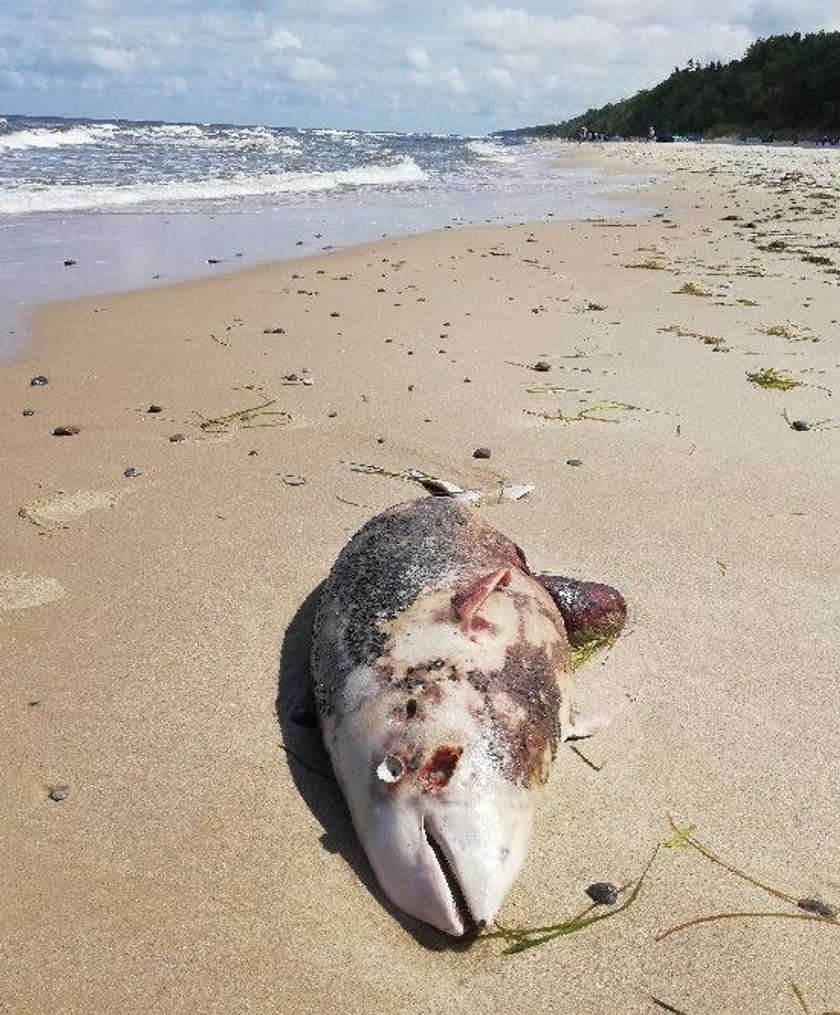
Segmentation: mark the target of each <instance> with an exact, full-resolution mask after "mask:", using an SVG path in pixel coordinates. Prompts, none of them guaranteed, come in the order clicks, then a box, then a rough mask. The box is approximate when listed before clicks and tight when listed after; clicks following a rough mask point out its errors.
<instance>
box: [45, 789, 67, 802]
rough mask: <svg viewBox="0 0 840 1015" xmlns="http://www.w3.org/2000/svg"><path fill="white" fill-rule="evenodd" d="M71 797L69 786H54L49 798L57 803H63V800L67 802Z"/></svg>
mask: <svg viewBox="0 0 840 1015" xmlns="http://www.w3.org/2000/svg"><path fill="white" fill-rule="evenodd" d="M69 796H70V787H69V786H64V785H62V786H53V787H52V788H51V789H50V792H49V797H50V800H55V802H56V803H61V801H62V800H66V799H67V797H69Z"/></svg>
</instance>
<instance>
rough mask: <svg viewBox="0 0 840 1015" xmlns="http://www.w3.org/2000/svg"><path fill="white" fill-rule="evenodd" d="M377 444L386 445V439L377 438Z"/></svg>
mask: <svg viewBox="0 0 840 1015" xmlns="http://www.w3.org/2000/svg"><path fill="white" fill-rule="evenodd" d="M376 443H377V444H384V443H385V438H384V437H377V438H376Z"/></svg>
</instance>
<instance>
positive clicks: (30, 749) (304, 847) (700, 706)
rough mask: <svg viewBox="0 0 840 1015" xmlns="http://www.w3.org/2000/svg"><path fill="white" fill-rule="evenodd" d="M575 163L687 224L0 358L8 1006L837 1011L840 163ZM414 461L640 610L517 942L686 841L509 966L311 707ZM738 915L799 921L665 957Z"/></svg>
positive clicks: (388, 257)
mask: <svg viewBox="0 0 840 1015" xmlns="http://www.w3.org/2000/svg"><path fill="white" fill-rule="evenodd" d="M556 154H557V157H558V159H560V160H561V161H562V162H563V163H564V164H576V163H579V162H582V161H584V160H589V161H592V160H594V161H595V162H596V163H597V164H598V165H600V166H603V167H604V168H605V169H607V170H610V169H617V170H618V171H621V172H627V171H628V170H630V171H636V172H639V171H641V172H643V173H647V174H650V176H651V178H652V180H654V182H653V183H652V186H651V189H649V190H648V191H647V192H646V193H644V194H643V195H641V197H642V200H643V201H644V202H645V204H646V205H647V206H649V207H650V208H653V209H654V210H653V211H644V210H643V211H640V213H639V215H638V216H637V217H633V216H629V215H621V216H616V217H613V218H606V219H598V220H587V221H580V222H541V223H535V224H520V225H511V226H493V227H488V228H462V229H461V228H459V229H452V230H442V231H439V232H436V233H430V234H427V235H420V236H413V237H406V238H401V239H387V240H382V241H380V242H378V243H375V244H371V245H368V246H364V247H359V248H354V249H351V250H346V251H339V252H331V253H329V254H325V255H322V256H318V257H314V258H309V259H306V260H299V261H289V262H281V263H277V264H271V265H267V266H265V267H260V268H256V269H252V270H248V271H245V272H242V273H239V274H235V275H229V276H225V277H221V278H216V279H213V280H208V281H201V282H195V283H189V284H184V285H178V286H172V287H165V288H160V289H155V290H149V291H143V292H137V293H130V294H128V295H112V296H103V297H97V298H93V299H85V300H81V301H77V302H73V303H66V304H61V305H53V306H49V307H46V308H43V309H42V310H40V311H39V312H38V314H37V316H36V317H35V319H34V321H33V331H34V338H33V341H32V343H31V347H30V348H29V350H28V351H27V352H26V353H25V354H24V355H22V356H21V357H19V358H18V359H16V360H14V361H12V362H10V363H7V364H3V366H2V368H0V414H2V427H3V433H4V442H3V449H2V452H0V455H2V462H0V471H1V472H2V477H3V481H2V484H0V513H2V518H3V533H4V538H3V541H2V546H0V644H1V645H2V649H1V650H2V657H3V680H2V685H0V686H1V687H2V689H1V690H0V718H1V719H2V727H3V730H4V736H3V737H2V738H0V766H2V771H3V772H4V778H3V780H2V799H0V808H2V814H3V821H2V823H0V854H2V856H3V857H4V863H3V865H2V881H0V893H2V894H0V903H2V912H3V918H2V922H0V942H2V949H0V955H1V956H2V958H0V962H2V977H1V979H2V987H0V1011H8V1012H10V1013H15V1015H18V1013H20V1015H23V1013H27V1015H29V1013H32V1015H35V1013H37V1015H44V1013H50V1015H52V1013H55V1015H58V1013H61V1015H64V1013H68V1015H69V1013H77V1012H78V1013H83V1012H84V1013H86V1015H91V1013H111V1012H120V1013H121V1015H129V1013H133V1012H137V1013H140V1012H143V1013H150V1012H153V1013H170V1012H171V1013H176V1012H178V1013H183V1012H208V1013H209V1012H214V1013H215V1012H218V1013H220V1015H221V1013H225V1015H227V1013H245V1012H248V1013H260V1015H261V1013H268V1012H301V1013H303V1012H313V1013H315V1012H324V1011H328V1010H340V1011H346V1012H359V1013H362V1012H379V1011H383V1010H388V1011H391V1012H400V1013H403V1012H404V1013H413V1012H417V1013H419V1012H428V1011H434V1010H443V1009H445V1010H446V1011H447V1012H453V1013H454V1012H473V1013H474V1012H494V1013H498V1012H506V1011H512V1010H522V1011H528V1012H532V1013H539V1012H554V1011H568V1012H574V1013H580V1015H586V1013H589V1012H592V1013H595V1012H605V1011H610V1012H615V1013H625V1012H626V1013H631V1012H655V1011H657V1010H660V1011H661V1010H665V1011H680V1012H684V1013H686V1015H704V1013H709V1015H711V1013H714V1015H725V1013H730V1012H731V1013H735V1012H745V1011H748V1012H762V1013H766V1015H794V1013H796V1012H799V1011H801V1010H802V1004H801V1003H800V1001H799V1000H797V992H798V993H799V995H801V997H802V998H803V999H804V1003H805V1004H806V1005H807V1007H808V1009H809V1010H810V1011H811V1012H814V1013H816V1012H824V1011H831V1010H835V1009H837V1008H840V972H838V971H839V970H840V932H838V925H837V923H836V921H833V920H831V919H830V918H829V917H826V916H823V917H820V916H819V913H816V914H815V912H814V908H813V906H811V908H810V909H809V908H807V907H805V908H803V907H800V906H797V905H796V903H797V901H798V900H799V901H802V900H804V901H807V900H817V901H819V902H821V903H822V904H823V906H824V907H829V908H828V909H827V910H824V912H830V907H832V906H837V905H838V904H840V867H838V849H837V846H838V842H840V808H838V804H837V772H838V765H840V742H839V741H838V737H837V722H838V708H837V681H838V676H840V673H838V663H837V644H836V641H837V635H836V632H837V630H838V622H840V607H838V598H837V583H838V561H840V526H838V514H839V513H840V409H838V408H837V399H838V397H840V356H839V355H838V342H839V341H840V324H838V316H840V314H838V309H837V308H838V280H840V275H839V274H838V271H839V270H840V253H838V249H839V248H838V244H840V227H838V218H837V207H838V198H837V194H838V193H839V192H840V190H838V183H840V159H838V158H837V153H836V152H808V151H791V152H788V151H785V150H772V149H737V148H727V147H725V146H709V147H703V148H700V147H691V148H689V147H682V146H667V147H664V146H660V145H650V146H643V145H638V146H633V145H614V146H609V147H608V148H604V149H596V148H595V147H594V146H591V147H586V148H583V147H581V149H580V150H578V149H576V148H574V149H568V148H565V147H562V146H560V147H558V149H557V153H556ZM538 363H539V364H541V369H539V370H537V369H534V366H535V364H538ZM546 368H547V369H546ZM39 375H43V376H44V377H46V378H47V383H45V384H41V385H36V386H32V385H31V384H30V380H31V379H32V378H33V377H36V376H39ZM751 378H752V379H751ZM24 410H34V413H33V414H29V415H24ZM151 410H156V411H151ZM61 427H66V428H71V429H74V428H78V432H77V433H74V434H71V435H69V436H53V431H54V430H55V429H56V428H61ZM479 447H486V448H489V449H490V453H491V454H490V457H489V459H476V458H474V457H473V452H474V451H475V450H476V449H477V448H479ZM412 469H418V470H422V471H423V472H425V473H428V474H432V475H435V476H440V477H443V478H445V479H448V480H451V481H454V482H457V483H460V484H461V485H463V486H465V487H469V488H476V489H480V490H482V491H483V493H484V500H483V504H482V506H481V508H480V510H481V511H483V512H485V513H486V516H487V517H488V519H489V520H490V521H491V522H492V524H493V525H495V526H496V527H497V528H499V529H501V530H502V531H504V532H505V533H506V534H508V535H509V536H511V538H513V539H515V541H516V542H517V543H518V544H519V545H521V546H522V547H523V549H524V550H525V551H526V553H527V555H528V560H529V564H530V566H531V567H532V569H534V570H548V569H552V570H557V571H559V572H562V573H567V574H570V575H573V576H575V577H580V578H590V579H594V580H599V581H605V582H608V583H609V584H611V585H614V586H616V587H617V588H619V589H620V590H621V591H622V592H623V593H624V595H625V597H626V598H627V601H628V604H629V609H630V621H629V623H628V628H627V630H626V632H625V633H624V634H623V635H622V637H621V638H620V639H619V640H618V641H617V642H616V643H615V644H614V645H613V646H611V647H610V648H608V649H606V650H604V651H602V652H600V653H599V654H597V655H595V656H594V657H593V658H592V659H591V660H590V661H589V662H588V663H587V664H586V665H584V666H583V667H581V669H580V670H579V671H578V672H577V675H576V678H575V686H576V699H577V700H578V701H579V702H580V704H581V707H583V708H591V709H595V710H598V711H601V712H604V713H605V714H606V715H608V716H609V718H610V723H609V725H608V726H607V728H605V729H604V730H603V731H601V732H599V733H598V735H597V736H596V737H594V738H593V739H591V740H589V741H585V742H582V743H580V744H578V745H577V746H578V748H579V751H580V754H575V753H573V752H572V751H571V750H570V749H569V748H568V747H564V748H563V749H562V750H561V752H560V754H559V757H558V759H557V762H556V764H555V767H554V771H553V775H552V779H551V782H550V784H549V787H548V789H547V792H546V794H545V797H544V800H543V802H542V808H541V811H540V813H539V816H538V820H537V828H536V834H535V838H534V842H533V845H532V849H531V855H530V859H529V862H528V864H527V866H526V868H525V871H524V873H523V874H522V876H521V878H520V879H519V881H518V882H517V884H516V886H515V887H514V889H513V891H512V893H511V895H510V897H509V899H508V901H507V903H506V904H505V907H504V910H503V912H502V913H501V914H500V919H501V921H502V923H503V924H504V925H505V926H517V927H533V926H542V925H546V924H555V923H558V922H560V921H562V920H567V919H569V918H571V917H572V916H574V915H575V914H576V913H579V912H580V911H582V910H583V909H585V908H586V906H587V905H588V904H589V900H588V898H587V896H586V894H585V889H586V887H587V886H588V885H590V884H591V883H593V882H599V881H608V882H613V883H615V884H616V885H619V886H622V885H625V884H632V883H634V882H635V881H636V879H638V878H639V876H640V874H641V873H642V871H643V870H644V868H645V867H646V865H647V863H648V861H649V860H650V858H651V856H652V855H653V854H654V850H655V847H656V846H657V844H660V848H659V849H658V851H657V852H656V855H655V858H654V860H653V864H652V866H651V868H650V870H649V872H648V875H647V877H646V879H645V881H644V884H643V885H642V887H641V890H640V892H639V894H638V896H637V898H636V899H635V901H634V902H633V903H632V905H631V906H629V907H628V908H627V909H626V910H624V911H623V912H621V913H618V914H616V915H615V916H614V917H611V918H610V919H608V920H605V921H602V922H600V923H598V924H595V925H592V926H590V927H588V928H586V929H584V930H581V931H579V932H577V933H574V934H570V935H568V936H563V937H559V938H557V939H556V940H554V941H551V942H548V943H546V944H545V945H543V946H541V947H538V948H534V949H532V950H530V951H527V952H524V953H522V954H518V955H505V954H503V951H504V948H505V942H504V941H501V940H498V939H491V940H478V941H476V942H473V943H472V944H469V945H466V944H464V943H459V942H452V941H450V940H448V939H446V938H444V937H443V936H442V935H438V934H437V933H436V932H434V931H432V930H430V929H428V928H425V927H423V926H422V925H420V924H417V923H415V922H413V921H411V920H409V919H408V918H406V917H402V916H401V915H400V914H398V913H396V912H395V911H393V910H392V909H391V908H390V906H389V904H388V903H387V901H386V900H385V899H384V897H383V896H382V893H381V892H380V891H379V889H378V887H377V886H376V883H375V880H374V879H373V876H372V874H371V873H370V871H369V869H368V867H367V865H366V861H365V859H364V856H363V854H362V852H361V850H360V847H359V846H358V844H357V842H356V840H355V837H354V835H353V832H352V828H351V825H350V821H349V817H348V815H347V812H346V810H345V807H344V804H343V801H342V799H341V795H340V792H339V791H338V789H337V787H336V785H335V783H334V782H333V781H332V779H331V777H330V773H329V770H328V768H327V766H326V762H325V759H324V757H323V754H322V752H321V750H320V747H319V743H318V734H317V731H316V730H313V729H312V728H310V727H309V726H307V721H308V717H307V716H306V714H305V709H303V708H302V703H303V701H304V691H305V683H306V674H307V652H308V625H309V624H310V623H311V616H312V609H313V603H314V601H315V598H316V596H317V589H318V586H319V584H320V582H321V581H322V580H323V579H324V578H325V577H326V574H327V573H328V571H329V568H330V566H331V564H332V562H333V560H334V559H335V556H336V554H337V553H338V552H339V550H340V549H341V547H342V546H343V545H344V543H345V542H346V540H347V539H348V538H349V536H350V535H351V534H352V533H353V532H354V531H355V530H356V529H357V528H358V527H359V526H361V525H362V524H363V523H364V522H365V521H366V520H367V519H368V518H369V517H371V515H373V514H374V513H376V512H378V511H380V510H382V509H384V508H385V507H387V506H389V505H391V504H394V503H397V502H399V501H401V500H406V499H409V498H412V497H415V496H421V495H423V490H422V488H421V487H420V486H419V485H418V484H417V483H416V482H413V481H412V480H411V479H410V478H409V477H408V476H407V472H408V471H409V470H412ZM126 473H128V474H126ZM504 483H515V484H534V487H535V488H534V491H533V492H532V493H531V494H530V495H528V496H526V497H524V498H523V499H521V500H518V501H515V502H514V501H509V500H504V499H502V498H501V497H500V495H499V491H500V487H501V485H502V484H504ZM581 755H582V757H581ZM669 815H670V816H671V818H672V820H673V822H674V824H675V825H676V827H678V828H683V829H685V828H688V827H689V826H692V827H693V829H694V831H693V833H692V835H693V836H694V837H695V838H696V840H697V841H699V842H700V843H702V844H704V845H705V846H707V847H708V848H709V849H710V850H713V851H714V853H715V854H717V855H719V856H720V857H722V858H724V859H725V860H726V861H727V862H728V863H730V864H731V865H734V866H736V867H737V868H739V869H742V870H743V871H745V872H747V873H749V874H750V875H751V876H752V877H753V878H755V879H757V880H758V881H760V882H761V883H762V884H764V885H769V886H772V887H773V888H774V889H776V890H777V891H778V892H780V893H781V895H782V896H785V898H782V897H779V895H776V896H774V895H772V894H770V893H768V892H767V891H766V890H764V889H762V888H761V887H759V886H757V885H756V884H754V883H750V882H748V881H746V880H744V879H743V878H741V877H739V876H738V875H737V874H736V873H733V872H732V871H728V870H725V869H724V868H723V867H722V866H721V865H720V864H717V863H714V862H712V861H711V860H710V859H709V858H708V857H706V856H704V855H702V854H701V853H700V852H699V851H698V850H697V849H696V848H694V847H693V846H692V845H690V844H689V843H687V842H686V841H685V836H683V837H682V839H679V838H678V839H677V840H676V843H675V841H674V839H673V835H674V832H673V828H672V826H671V824H670V823H669ZM666 840H670V842H671V845H669V846H663V845H661V844H662V843H664V842H665V841H666ZM680 843H682V844H680ZM628 895H629V891H625V893H624V894H623V895H622V899H625V900H626V899H627V897H628ZM791 900H792V901H791ZM727 912H729V913H735V912H748V913H757V912H763V913H776V914H779V913H783V914H785V915H784V916H778V917H772V918H771V917H752V916H751V917H744V918H739V919H734V918H733V919H727V920H722V921H717V922H710V923H704V924H699V925H695V926H692V927H689V928H686V929H684V930H681V931H678V932H675V933H673V934H672V935H670V936H667V937H665V938H663V939H662V940H657V938H658V937H660V936H661V935H663V934H664V932H666V931H668V930H669V929H670V928H673V927H676V926H677V925H679V924H681V923H683V922H685V921H689V920H692V919H693V918H695V917H700V916H707V915H710V914H717V913H727ZM791 917H796V918H795V919H792V918H791ZM802 917H805V918H806V919H801V918H802ZM663 1005H664V1006H665V1007H663ZM667 1006H671V1007H667Z"/></svg>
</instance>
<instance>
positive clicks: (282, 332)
mask: <svg viewBox="0 0 840 1015" xmlns="http://www.w3.org/2000/svg"><path fill="white" fill-rule="evenodd" d="M263 334H264V335H285V334H286V329H285V328H263Z"/></svg>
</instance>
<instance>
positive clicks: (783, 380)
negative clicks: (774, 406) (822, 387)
mask: <svg viewBox="0 0 840 1015" xmlns="http://www.w3.org/2000/svg"><path fill="white" fill-rule="evenodd" d="M747 380H748V381H749V382H750V384H755V385H757V386H758V387H759V388H773V389H775V390H776V391H790V390H791V388H803V387H805V386H806V385H805V382H804V381H797V380H796V379H795V378H794V377H790V376H789V374H788V371H787V370H776V369H775V368H774V367H762V368H761V370H748V371H747Z"/></svg>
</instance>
